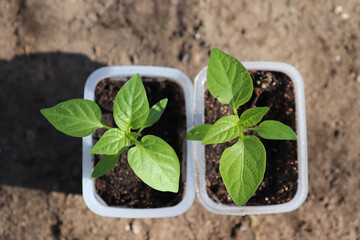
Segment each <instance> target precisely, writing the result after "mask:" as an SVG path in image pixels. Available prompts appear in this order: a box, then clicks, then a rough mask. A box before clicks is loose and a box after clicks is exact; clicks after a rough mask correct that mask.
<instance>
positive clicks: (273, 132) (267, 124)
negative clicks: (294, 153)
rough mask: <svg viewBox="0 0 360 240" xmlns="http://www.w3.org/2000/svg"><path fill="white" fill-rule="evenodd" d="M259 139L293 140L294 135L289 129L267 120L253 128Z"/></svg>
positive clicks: (279, 123) (281, 124)
mask: <svg viewBox="0 0 360 240" xmlns="http://www.w3.org/2000/svg"><path fill="white" fill-rule="evenodd" d="M254 130H255V131H257V133H258V134H259V135H260V137H262V138H265V139H272V140H295V139H296V133H295V132H294V131H293V130H292V129H291V127H289V126H287V125H285V124H283V123H282V122H279V121H274V120H267V121H263V122H262V123H260V125H259V126H258V127H256V128H254Z"/></svg>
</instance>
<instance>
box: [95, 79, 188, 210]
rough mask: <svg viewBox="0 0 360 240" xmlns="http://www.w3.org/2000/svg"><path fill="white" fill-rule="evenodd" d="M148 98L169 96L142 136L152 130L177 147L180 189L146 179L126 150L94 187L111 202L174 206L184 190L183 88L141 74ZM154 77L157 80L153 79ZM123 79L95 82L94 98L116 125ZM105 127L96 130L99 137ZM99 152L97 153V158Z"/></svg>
mask: <svg viewBox="0 0 360 240" xmlns="http://www.w3.org/2000/svg"><path fill="white" fill-rule="evenodd" d="M142 79H143V81H144V86H145V89H146V93H147V96H148V99H149V103H150V107H151V106H152V105H153V104H155V103H157V102H158V101H160V100H161V99H163V98H168V104H167V107H166V109H165V111H164V113H163V115H162V117H161V118H160V120H159V121H158V122H157V123H156V124H155V125H153V126H152V127H150V128H146V129H144V130H143V134H142V135H143V136H145V135H147V134H152V135H155V136H158V137H161V138H162V139H164V140H165V141H166V142H167V143H169V144H170V145H171V146H172V147H173V148H174V150H175V152H176V154H177V156H178V157H179V160H180V165H181V175H180V188H179V192H178V193H170V192H160V191H157V190H154V189H152V188H151V187H149V186H147V185H146V184H145V183H143V182H142V181H141V180H140V179H139V178H138V177H137V176H136V175H135V173H134V172H133V170H132V169H131V168H130V166H129V164H128V161H127V152H128V151H125V152H124V153H122V154H121V156H120V159H119V162H118V163H117V164H116V166H115V168H114V169H113V170H111V171H110V172H108V173H107V174H106V175H104V176H102V177H100V178H98V179H97V180H96V184H95V188H96V191H97V193H98V194H99V195H100V196H101V198H102V199H103V200H104V201H105V202H106V203H107V204H108V205H112V206H123V207H130V208H156V207H167V206H173V205H176V204H177V203H179V202H180V201H181V200H182V198H183V193H184V187H185V186H184V181H183V179H184V178H185V176H184V170H185V169H186V168H185V162H184V161H183V152H184V137H185V122H186V118H185V101H184V94H183V91H182V88H181V87H180V86H178V85H177V84H176V83H174V82H172V81H169V80H165V79H149V78H142ZM154 80H155V81H154ZM124 83H125V82H124V81H111V80H109V79H104V80H102V81H101V82H99V84H98V85H97V86H96V90H95V101H96V103H97V104H99V106H100V108H101V111H102V113H103V121H104V123H105V124H107V125H109V126H111V127H116V125H115V122H114V119H113V116H112V112H113V103H114V99H115V96H116V94H117V93H118V91H119V89H120V88H121V86H122V85H124ZM104 132H105V129H99V130H97V131H96V132H95V133H94V140H95V141H97V140H98V139H99V138H100V137H101V136H102V134H103V133H104ZM98 160H99V156H98V155H95V162H97V161H98Z"/></svg>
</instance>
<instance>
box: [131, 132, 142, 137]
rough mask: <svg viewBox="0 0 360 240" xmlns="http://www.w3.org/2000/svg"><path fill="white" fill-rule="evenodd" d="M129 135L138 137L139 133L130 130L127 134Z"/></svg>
mask: <svg viewBox="0 0 360 240" xmlns="http://www.w3.org/2000/svg"><path fill="white" fill-rule="evenodd" d="M129 136H131V137H133V138H138V137H140V136H141V134H140V133H137V132H131V133H130V134H129Z"/></svg>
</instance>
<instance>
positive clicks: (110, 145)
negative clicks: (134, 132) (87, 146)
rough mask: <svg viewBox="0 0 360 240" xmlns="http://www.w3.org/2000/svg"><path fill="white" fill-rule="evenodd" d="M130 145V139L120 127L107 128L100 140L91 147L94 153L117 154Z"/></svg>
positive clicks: (91, 151)
mask: <svg viewBox="0 0 360 240" xmlns="http://www.w3.org/2000/svg"><path fill="white" fill-rule="evenodd" d="M129 145H130V139H129V137H127V136H126V134H125V132H123V131H122V130H120V129H118V128H113V129H110V130H107V131H106V132H105V133H104V134H103V135H102V136H101V138H100V139H99V141H98V142H97V143H96V144H95V145H94V146H93V147H92V148H91V150H90V153H92V154H106V155H113V154H117V153H118V152H119V151H120V149H122V148H123V147H127V146H129Z"/></svg>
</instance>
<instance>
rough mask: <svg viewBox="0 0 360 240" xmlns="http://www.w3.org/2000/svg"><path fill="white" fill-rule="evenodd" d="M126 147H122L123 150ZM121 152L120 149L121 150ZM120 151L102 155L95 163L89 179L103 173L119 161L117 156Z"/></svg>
mask: <svg viewBox="0 0 360 240" xmlns="http://www.w3.org/2000/svg"><path fill="white" fill-rule="evenodd" d="M125 149H126V148H124V150H125ZM121 152H122V151H121ZM121 152H119V153H117V154H115V155H104V156H103V157H102V158H101V159H100V161H99V162H98V163H97V164H96V165H95V167H94V170H93V172H92V174H91V179H96V178H98V177H101V176H102V175H105V174H106V173H107V172H109V171H110V170H111V169H113V168H114V167H115V165H116V163H117V162H118V161H119V156H120V154H121Z"/></svg>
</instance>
